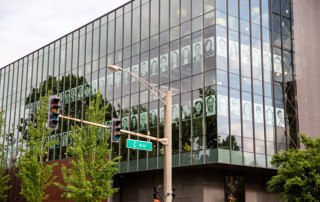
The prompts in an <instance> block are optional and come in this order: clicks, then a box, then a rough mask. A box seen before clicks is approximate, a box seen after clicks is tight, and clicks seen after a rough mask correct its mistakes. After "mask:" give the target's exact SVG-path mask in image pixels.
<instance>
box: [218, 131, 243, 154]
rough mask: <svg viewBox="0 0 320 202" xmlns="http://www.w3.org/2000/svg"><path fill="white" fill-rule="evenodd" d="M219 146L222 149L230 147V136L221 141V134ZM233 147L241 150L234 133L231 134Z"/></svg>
mask: <svg viewBox="0 0 320 202" xmlns="http://www.w3.org/2000/svg"><path fill="white" fill-rule="evenodd" d="M218 137H219V140H220V141H219V148H220V149H229V142H230V136H227V137H226V138H225V139H222V141H221V136H220V135H219V136H218ZM231 149H232V150H235V151H239V150H240V146H239V145H238V143H237V140H236V138H235V137H234V136H233V135H232V136H231Z"/></svg>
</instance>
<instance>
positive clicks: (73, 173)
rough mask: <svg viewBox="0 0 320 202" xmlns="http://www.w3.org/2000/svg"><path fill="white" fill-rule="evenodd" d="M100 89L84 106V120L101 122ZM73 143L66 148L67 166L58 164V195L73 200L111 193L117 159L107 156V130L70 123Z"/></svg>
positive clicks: (87, 199)
mask: <svg viewBox="0 0 320 202" xmlns="http://www.w3.org/2000/svg"><path fill="white" fill-rule="evenodd" d="M106 109H107V107H106V106H103V102H102V99H101V93H100V91H98V94H97V97H96V99H95V100H92V101H91V103H90V105H89V107H88V108H87V109H86V113H85V120H86V121H90V122H94V123H98V124H103V123H104V122H103V120H104V116H105V111H106ZM71 128H72V130H73V133H72V134H70V136H71V138H72V139H73V146H69V148H68V152H69V153H70V154H71V155H72V156H73V160H71V161H69V164H71V168H70V169H67V168H66V166H65V165H63V166H62V175H63V179H64V183H65V185H63V184H61V183H54V184H55V185H56V186H58V187H60V188H61V189H62V190H64V191H65V192H64V193H63V194H62V197H64V198H68V199H73V200H76V201H101V200H103V199H106V198H107V197H109V196H111V195H112V194H113V193H115V192H116V191H117V190H118V189H111V185H112V183H113V181H112V177H113V176H114V175H115V174H116V173H117V167H118V162H117V161H118V159H119V158H115V159H112V160H109V159H108V156H109V153H110V152H111V149H109V143H108V140H109V137H110V133H109V132H105V130H101V128H100V127H97V126H92V125H83V126H82V127H79V126H77V130H75V129H74V128H73V126H71Z"/></svg>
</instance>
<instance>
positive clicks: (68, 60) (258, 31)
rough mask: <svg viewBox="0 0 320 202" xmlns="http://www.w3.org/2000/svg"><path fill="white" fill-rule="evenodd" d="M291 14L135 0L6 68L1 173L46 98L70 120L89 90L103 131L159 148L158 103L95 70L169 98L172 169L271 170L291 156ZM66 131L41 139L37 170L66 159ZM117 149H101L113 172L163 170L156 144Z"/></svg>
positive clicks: (264, 6) (238, 2)
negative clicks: (114, 125) (44, 149)
mask: <svg viewBox="0 0 320 202" xmlns="http://www.w3.org/2000/svg"><path fill="white" fill-rule="evenodd" d="M291 13H292V7H291V5H290V1H289V0H170V1H169V0H135V1H132V2H129V3H127V4H126V5H124V6H122V7H119V8H117V9H116V10H114V11H112V12H110V13H108V14H106V15H105V16H102V17H100V18H98V19H96V20H94V21H93V22H90V23H88V24H87V25H85V26H83V27H81V28H80V29H78V30H75V31H73V32H72V33H70V34H67V35H66V36H63V37H62V38H60V39H58V40H56V41H54V42H52V43H50V44H48V45H47V46H45V47H42V48H40V49H38V50H37V51H35V52H33V53H31V54H29V55H27V56H25V57H23V58H21V59H19V60H17V61H15V62H13V63H12V64H10V65H8V66H6V67H4V68H2V69H1V72H0V109H2V110H4V111H5V118H6V126H5V127H3V128H1V131H2V132H3V133H4V134H5V138H4V139H2V140H1V142H2V141H3V142H4V144H5V145H6V148H7V149H6V152H7V153H6V155H7V164H8V166H11V157H12V155H13V154H17V155H18V156H19V152H18V149H17V148H18V147H19V146H20V147H23V145H24V141H28V133H27V129H28V126H29V125H30V124H34V123H35V122H34V113H36V108H37V107H38V106H40V101H39V100H40V96H43V95H46V94H48V92H52V94H54V95H58V96H60V98H61V100H62V102H63V105H64V111H63V114H64V115H68V116H71V117H76V118H80V119H81V118H83V117H84V112H85V109H86V108H87V106H88V105H89V103H90V100H91V99H93V98H94V97H95V96H96V95H97V91H98V89H99V90H100V91H101V93H102V95H103V98H104V102H105V105H108V106H109V108H108V110H107V111H106V115H105V122H106V124H110V120H111V118H121V119H122V128H123V129H128V130H131V131H137V132H140V133H143V134H149V135H151V136H154V137H160V138H161V137H163V136H164V135H163V131H164V127H163V123H164V106H163V103H162V102H161V101H159V100H158V99H157V98H156V97H155V96H153V95H152V94H151V93H150V92H149V91H148V90H147V89H146V88H145V87H144V86H143V85H141V84H140V83H139V82H138V81H137V80H136V79H135V78H134V77H131V76H130V74H128V73H126V72H112V71H110V70H108V69H107V68H106V67H107V65H109V64H115V65H117V66H120V67H123V68H124V69H125V70H128V71H131V72H133V73H135V74H137V75H139V76H140V77H141V78H143V79H144V80H146V81H148V82H150V83H151V84H152V85H154V86H156V87H158V88H159V89H161V90H163V91H166V90H168V89H170V90H172V91H173V106H172V116H173V120H172V141H173V144H172V147H173V148H172V153H173V166H175V167H177V166H189V165H199V164H209V163H216V162H220V163H228V164H237V165H247V166H256V167H271V165H270V163H269V162H270V159H271V155H272V154H275V153H277V152H278V151H280V150H281V149H283V150H287V149H288V148H289V147H296V146H297V127H298V126H297V122H296V121H297V110H296V100H295V92H296V90H295V77H294V75H295V74H294V71H295V70H294V65H293V64H294V63H293V58H294V53H293V46H292V36H293V33H292V23H293V20H292V18H291V16H292V14H291ZM159 96H161V95H159ZM75 124H76V123H75V122H73V121H68V120H61V124H60V126H59V129H58V130H56V131H55V132H54V133H52V134H51V135H50V137H48V139H56V140H59V143H58V144H56V145H55V146H52V147H50V148H48V156H47V160H48V161H54V160H59V159H64V158H68V157H70V156H69V155H68V152H67V148H68V145H70V144H72V139H71V138H69V136H68V134H69V132H72V131H71V130H70V129H71V127H70V126H71V125H75ZM127 138H128V136H127V135H126V134H123V136H122V137H121V141H120V143H112V144H111V147H112V150H113V156H119V155H120V156H122V158H121V160H120V163H119V172H120V173H123V172H133V171H141V170H152V169H158V168H162V167H163V153H164V148H163V146H162V145H161V144H159V143H156V142H153V150H152V151H151V152H147V151H138V150H132V149H127V148H126V139H127ZM130 138H131V139H137V138H136V137H132V136H131V137H130Z"/></svg>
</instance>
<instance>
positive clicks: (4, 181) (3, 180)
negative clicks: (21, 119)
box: [0, 111, 11, 201]
mask: <svg viewBox="0 0 320 202" xmlns="http://www.w3.org/2000/svg"><path fill="white" fill-rule="evenodd" d="M3 113H4V112H3V111H1V112H0V141H1V142H2V143H1V144H0V201H5V200H6V198H7V195H6V192H7V191H8V190H9V189H11V185H8V184H9V181H10V175H5V174H4V173H5V169H6V155H5V154H6V153H5V148H4V141H3V140H4V135H3V134H2V127H3V126H5V120H4V118H3Z"/></svg>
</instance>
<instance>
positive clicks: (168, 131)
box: [163, 90, 172, 202]
mask: <svg viewBox="0 0 320 202" xmlns="http://www.w3.org/2000/svg"><path fill="white" fill-rule="evenodd" d="M171 111H172V92H171V91H170V90H169V91H166V96H165V106H164V138H167V140H168V144H167V145H164V169H163V171H164V172H163V180H164V182H163V183H164V184H163V187H164V194H163V195H164V201H165V202H172V194H171V193H172V112H171Z"/></svg>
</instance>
